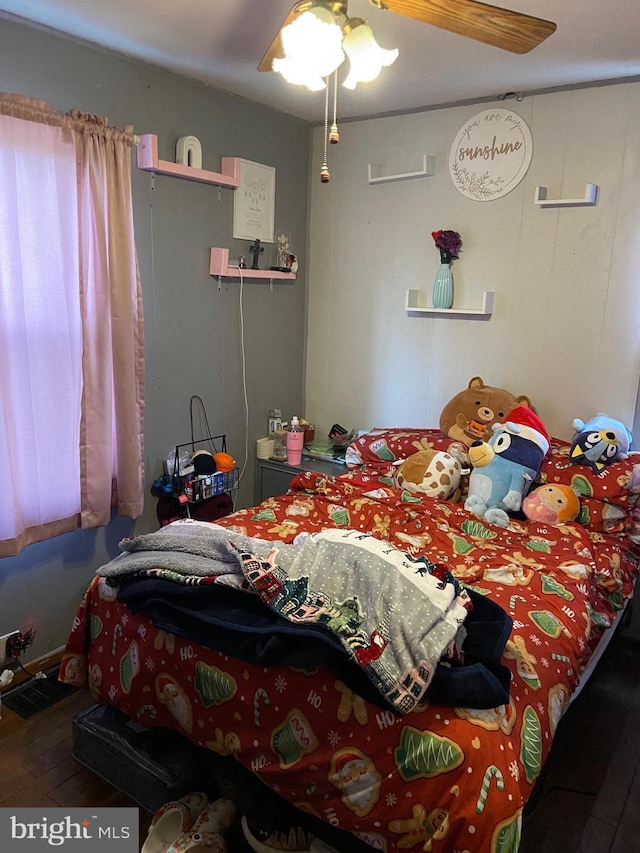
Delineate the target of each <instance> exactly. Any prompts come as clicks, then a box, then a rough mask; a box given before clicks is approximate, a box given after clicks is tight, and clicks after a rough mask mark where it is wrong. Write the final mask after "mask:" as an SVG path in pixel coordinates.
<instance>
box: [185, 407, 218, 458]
mask: <svg viewBox="0 0 640 853" xmlns="http://www.w3.org/2000/svg"><path fill="white" fill-rule="evenodd" d="M194 402H195V403H198V404H199V406H200V417H201V418H202V419H203V420H204V425H205V427H206V431H205V433H204V435H205V436H206V438H208V439H209V440H210V447H211V454H212V455H213V454H214V453H216V452H217V451H216V446H215V444H214V443H213V440H212V435H211V427H210V426H209V419H208V418H207V410H206V409H205V406H204V403H203V401H202V397H199V396H198V395H197V394H194V395H193V396H192V397H191V400H190V402H189V418H190V420H191V452H192V453H193V452H194V451H195V443H196V439H195V438H194V432H193V404H194ZM201 431H202V424H201ZM199 440H200V441H202V440H203V439H199ZM222 449H223V450H226V448H224V447H223V448H222Z"/></svg>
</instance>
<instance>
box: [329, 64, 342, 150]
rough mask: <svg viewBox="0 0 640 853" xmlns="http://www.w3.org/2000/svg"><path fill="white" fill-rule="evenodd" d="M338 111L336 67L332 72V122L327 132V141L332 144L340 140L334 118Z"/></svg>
mask: <svg viewBox="0 0 640 853" xmlns="http://www.w3.org/2000/svg"><path fill="white" fill-rule="evenodd" d="M337 112H338V69H337V68H336V70H335V71H334V72H333V124H332V125H331V132H330V133H329V142H330V143H331V144H332V145H335V144H336V143H337V142H340V132H339V130H338V124H337V120H336V115H337Z"/></svg>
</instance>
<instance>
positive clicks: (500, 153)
mask: <svg viewBox="0 0 640 853" xmlns="http://www.w3.org/2000/svg"><path fill="white" fill-rule="evenodd" d="M532 154H533V140H532V138H531V131H530V130H529V126H528V124H527V123H526V121H525V120H524V119H523V118H522V116H519V115H518V114H517V113H514V112H512V111H511V110H501V109H497V110H485V111H484V112H481V113H477V114H476V115H474V116H473V117H472V118H470V119H469V120H468V121H466V122H465V123H464V125H463V126H462V127H461V128H460V130H459V131H458V133H457V135H456V138H455V139H454V141H453V145H452V146H451V150H450V152H449V173H450V175H451V180H452V181H453V183H454V185H455V187H456V189H458V190H459V191H460V192H461V193H462V195H465V196H467V198H471V199H473V200H474V201H493V199H496V198H501V197H502V196H504V195H506V194H507V193H510V192H511V190H512V189H515V187H517V186H518V184H519V183H520V181H521V180H522V179H523V178H524V176H525V175H526V173H527V169H528V168H529V164H530V163H531V156H532Z"/></svg>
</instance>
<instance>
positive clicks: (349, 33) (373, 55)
mask: <svg viewBox="0 0 640 853" xmlns="http://www.w3.org/2000/svg"><path fill="white" fill-rule="evenodd" d="M343 31H344V38H343V41H342V47H343V48H344V52H345V53H346V54H347V57H348V58H349V66H350V68H349V75H348V77H347V79H346V80H345V81H344V83H343V84H342V85H343V86H344V87H345V88H346V89H355V88H356V86H357V85H358V83H369V82H370V81H371V80H375V79H376V77H377V76H378V75H379V74H380V71H381V70H382V68H383V67H385V66H388V65H391V64H392V63H394V62H395V61H396V59H397V58H398V55H399V51H398V50H397V48H396V49H393V50H386V49H385V48H382V47H380V45H379V44H378V42H377V41H376V40H375V37H374V35H373V32H372V30H371V27H370V26H369V25H368V24H367V22H366V21H365V20H364V19H363V18H349V20H348V21H347V22H346V24H345V25H344V28H343Z"/></svg>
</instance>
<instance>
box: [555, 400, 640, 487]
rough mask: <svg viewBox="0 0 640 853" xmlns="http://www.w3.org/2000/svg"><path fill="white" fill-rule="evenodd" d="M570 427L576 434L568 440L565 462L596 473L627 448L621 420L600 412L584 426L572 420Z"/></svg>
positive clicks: (628, 438) (628, 443)
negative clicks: (567, 454) (584, 467)
mask: <svg viewBox="0 0 640 853" xmlns="http://www.w3.org/2000/svg"><path fill="white" fill-rule="evenodd" d="M573 428H574V429H575V430H576V433H575V435H574V436H573V439H572V440H571V450H570V451H569V459H570V460H571V462H579V463H581V464H582V465H587V466H588V467H589V468H591V470H592V471H595V473H596V474H600V473H601V472H602V471H603V470H604V469H605V468H606V466H607V465H610V464H611V463H612V462H614V461H615V460H616V459H624V457H625V456H626V455H627V453H628V452H629V450H630V449H631V441H632V436H631V433H630V432H629V430H628V429H627V428H626V426H625V425H624V424H623V423H622V422H621V421H617V420H615V418H610V417H609V416H608V415H605V414H604V412H598V414H597V415H595V416H594V417H592V418H590V419H589V420H588V421H587V422H586V423H585V422H584V421H581V420H580V418H576V419H575V420H574V422H573Z"/></svg>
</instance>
